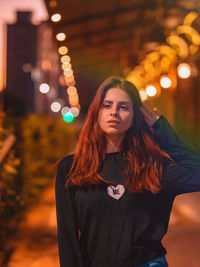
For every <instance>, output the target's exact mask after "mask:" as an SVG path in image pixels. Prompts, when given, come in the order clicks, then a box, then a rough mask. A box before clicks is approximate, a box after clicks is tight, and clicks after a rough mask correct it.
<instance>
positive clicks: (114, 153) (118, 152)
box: [106, 151, 122, 156]
mask: <svg viewBox="0 0 200 267" xmlns="http://www.w3.org/2000/svg"><path fill="white" fill-rule="evenodd" d="M121 152H122V151H116V152H109V153H106V156H112V155H117V154H120V153H121Z"/></svg>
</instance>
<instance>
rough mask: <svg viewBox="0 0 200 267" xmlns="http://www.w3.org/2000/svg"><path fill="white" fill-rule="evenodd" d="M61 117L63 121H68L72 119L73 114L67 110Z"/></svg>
mask: <svg viewBox="0 0 200 267" xmlns="http://www.w3.org/2000/svg"><path fill="white" fill-rule="evenodd" d="M63 119H64V121H65V122H67V123H70V122H72V121H73V120H74V114H73V113H72V112H71V111H67V112H65V113H64V115H63Z"/></svg>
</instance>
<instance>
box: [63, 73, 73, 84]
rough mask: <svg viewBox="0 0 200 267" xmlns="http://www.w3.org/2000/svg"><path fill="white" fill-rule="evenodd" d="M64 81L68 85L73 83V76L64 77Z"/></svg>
mask: <svg viewBox="0 0 200 267" xmlns="http://www.w3.org/2000/svg"><path fill="white" fill-rule="evenodd" d="M65 81H66V82H68V83H71V82H73V81H74V75H72V76H70V77H65Z"/></svg>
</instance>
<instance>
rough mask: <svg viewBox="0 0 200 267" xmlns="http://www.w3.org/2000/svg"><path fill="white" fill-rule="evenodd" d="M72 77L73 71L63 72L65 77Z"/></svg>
mask: <svg viewBox="0 0 200 267" xmlns="http://www.w3.org/2000/svg"><path fill="white" fill-rule="evenodd" d="M72 75H73V70H71V69H70V70H64V76H65V77H71V76H72Z"/></svg>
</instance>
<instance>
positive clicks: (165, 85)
mask: <svg viewBox="0 0 200 267" xmlns="http://www.w3.org/2000/svg"><path fill="white" fill-rule="evenodd" d="M160 85H161V86H162V87H163V88H169V87H170V86H171V85H172V81H171V80H170V78H169V77H167V76H162V77H161V78H160Z"/></svg>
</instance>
